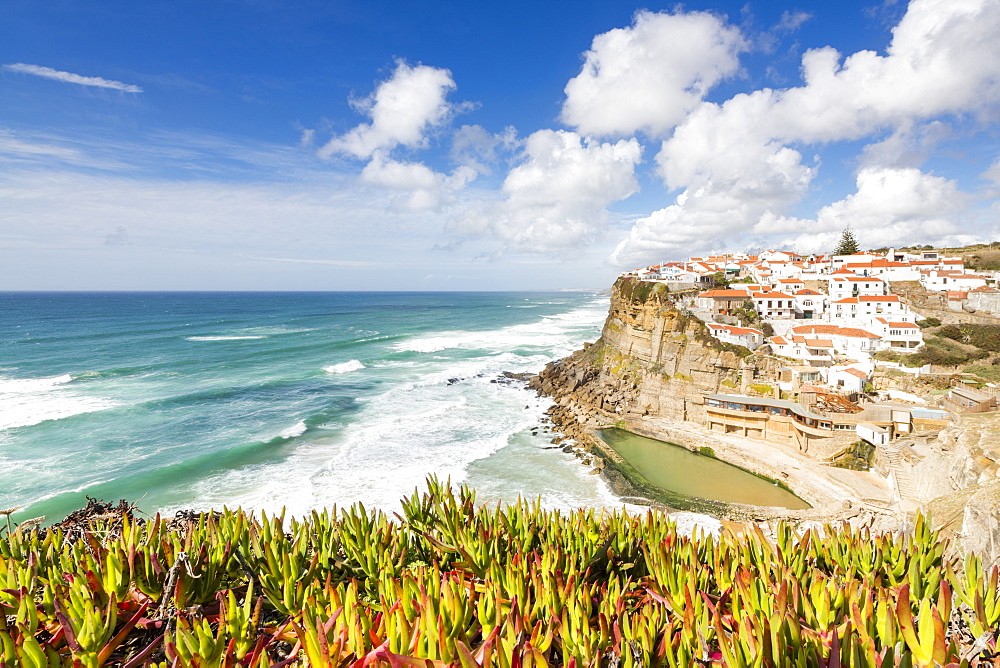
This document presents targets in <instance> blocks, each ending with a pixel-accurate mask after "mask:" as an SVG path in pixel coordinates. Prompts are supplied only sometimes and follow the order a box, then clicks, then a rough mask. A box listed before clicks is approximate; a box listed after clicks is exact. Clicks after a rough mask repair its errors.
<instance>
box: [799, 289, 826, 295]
mask: <svg viewBox="0 0 1000 668" xmlns="http://www.w3.org/2000/svg"><path fill="white" fill-rule="evenodd" d="M795 294H796V295H802V296H807V295H822V294H823V293H822V292H816V291H815V290H813V289H812V288H802V289H801V290H796V291H795Z"/></svg>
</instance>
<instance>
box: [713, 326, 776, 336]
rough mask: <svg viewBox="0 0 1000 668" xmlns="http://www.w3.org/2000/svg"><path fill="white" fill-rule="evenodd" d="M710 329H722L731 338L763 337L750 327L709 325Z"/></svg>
mask: <svg viewBox="0 0 1000 668" xmlns="http://www.w3.org/2000/svg"><path fill="white" fill-rule="evenodd" d="M709 327H711V328H712V329H716V328H718V329H722V330H725V331H727V332H729V333H730V334H731V335H733V336H747V335H749V334H757V335H758V336H763V335H764V333H763V332H761V331H758V330H756V329H752V328H750V327H737V326H736V325H719V324H716V323H712V324H711V325H709Z"/></svg>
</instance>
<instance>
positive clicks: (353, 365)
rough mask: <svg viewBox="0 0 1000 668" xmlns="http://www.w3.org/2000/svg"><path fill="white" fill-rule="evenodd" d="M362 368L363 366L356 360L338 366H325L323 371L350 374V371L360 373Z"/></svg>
mask: <svg viewBox="0 0 1000 668" xmlns="http://www.w3.org/2000/svg"><path fill="white" fill-rule="evenodd" d="M364 368H365V365H364V364H362V363H361V362H359V361H358V360H351V361H350V362H341V363H340V364H331V365H330V366H325V367H323V371H326V372H327V373H350V372H351V371H360V370H361V369H364Z"/></svg>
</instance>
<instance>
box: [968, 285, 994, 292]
mask: <svg viewBox="0 0 1000 668" xmlns="http://www.w3.org/2000/svg"><path fill="white" fill-rule="evenodd" d="M969 292H1000V290H997V289H996V288H994V287H990V286H989V285H980V286H979V287H978V288H973V289H972V290H969Z"/></svg>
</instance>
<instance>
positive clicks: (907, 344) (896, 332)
mask: <svg viewBox="0 0 1000 668" xmlns="http://www.w3.org/2000/svg"><path fill="white" fill-rule="evenodd" d="M871 328H872V330H873V331H874V332H875V333H876V334H879V335H881V337H882V344H883V346H884V347H887V348H893V349H896V350H912V349H914V348H919V347H920V346H922V345H923V344H924V334H923V332H921V331H920V328H919V327H918V326H917V325H915V324H914V323H912V322H901V321H896V322H893V321H891V320H887V319H886V318H875V319H874V320H873V321H872V323H871Z"/></svg>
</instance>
